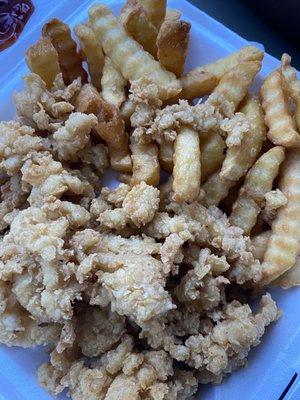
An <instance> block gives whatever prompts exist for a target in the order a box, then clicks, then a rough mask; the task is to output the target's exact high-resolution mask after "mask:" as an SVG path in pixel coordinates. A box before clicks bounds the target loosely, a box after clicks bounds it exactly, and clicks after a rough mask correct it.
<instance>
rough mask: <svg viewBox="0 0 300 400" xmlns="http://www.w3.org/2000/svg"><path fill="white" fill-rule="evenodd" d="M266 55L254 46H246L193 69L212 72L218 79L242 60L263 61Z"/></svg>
mask: <svg viewBox="0 0 300 400" xmlns="http://www.w3.org/2000/svg"><path fill="white" fill-rule="evenodd" d="M263 57H264V52H263V51H261V50H259V49H258V48H256V47H254V46H245V47H242V48H241V49H240V50H238V51H237V52H236V53H232V54H229V55H228V56H227V57H224V58H221V59H219V60H217V61H214V62H212V63H210V64H206V65H202V66H201V67H197V68H195V69H193V71H198V72H200V71H205V72H210V73H211V74H212V75H214V76H215V77H216V78H217V79H218V80H220V79H221V78H222V76H223V75H224V74H226V72H228V71H230V70H231V69H233V68H236V67H237V66H238V65H239V64H240V63H241V62H244V61H261V60H262V59H263Z"/></svg>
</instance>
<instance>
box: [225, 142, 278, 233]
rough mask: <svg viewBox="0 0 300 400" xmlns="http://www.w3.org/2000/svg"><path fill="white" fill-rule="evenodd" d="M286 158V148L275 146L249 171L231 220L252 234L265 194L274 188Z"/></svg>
mask: <svg viewBox="0 0 300 400" xmlns="http://www.w3.org/2000/svg"><path fill="white" fill-rule="evenodd" d="M283 159H284V148H283V147H281V146H277V147H273V148H271V149H270V150H269V151H267V152H266V153H264V154H263V155H262V156H261V157H260V158H259V159H258V160H257V161H256V163H255V164H254V165H253V167H252V168H251V169H250V170H249V171H248V173H247V175H246V178H245V182H244V185H243V186H242V188H241V189H240V192H239V196H238V198H237V200H236V202H235V203H234V204H233V206H232V213H231V215H230V218H229V221H230V223H231V224H232V225H235V226H239V227H240V228H241V229H243V231H244V232H245V234H247V235H248V234H250V231H251V229H252V228H253V226H254V225H255V223H256V220H257V216H258V214H259V213H260V211H261V209H262V207H263V206H264V200H265V194H266V193H267V192H269V191H270V190H271V189H272V185H273V181H274V179H275V178H276V176H277V175H278V171H279V167H280V164H281V163H282V161H283Z"/></svg>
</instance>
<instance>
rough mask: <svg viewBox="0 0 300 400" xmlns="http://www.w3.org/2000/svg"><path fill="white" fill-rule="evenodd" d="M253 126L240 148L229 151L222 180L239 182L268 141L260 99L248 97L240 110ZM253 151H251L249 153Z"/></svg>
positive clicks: (222, 172) (224, 163) (231, 148)
mask: <svg viewBox="0 0 300 400" xmlns="http://www.w3.org/2000/svg"><path fill="white" fill-rule="evenodd" d="M240 111H241V112H242V113H244V114H245V115H246V117H247V119H248V120H249V122H250V124H251V129H250V132H249V133H247V134H245V135H244V137H243V139H242V143H241V145H240V146H233V147H230V148H228V149H227V152H226V158H225V160H224V162H223V164H222V169H221V172H220V175H221V177H222V178H227V179H230V180H234V181H238V180H239V179H240V178H241V177H242V176H244V175H245V174H246V172H247V171H248V169H249V168H250V167H251V165H252V164H253V163H254V161H255V160H256V158H257V155H258V154H259V152H260V150H261V148H262V144H263V142H264V140H265V139H266V127H265V124H264V113H263V110H262V107H261V104H260V101H259V99H257V98H256V97H248V98H247V99H246V101H245V103H244V104H243V106H242V108H241V109H240ZM249 149H251V151H249Z"/></svg>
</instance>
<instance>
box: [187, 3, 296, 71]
mask: <svg viewBox="0 0 300 400" xmlns="http://www.w3.org/2000/svg"><path fill="white" fill-rule="evenodd" d="M189 1H190V2H191V3H192V4H194V5H195V6H196V7H198V8H199V9H201V10H202V11H204V12H205V13H206V14H208V15H210V16H211V17H213V18H214V19H216V20H217V21H219V22H221V23H222V24H223V25H225V26H226V27H227V28H229V29H231V30H232V31H234V32H236V33H237V34H239V35H240V36H242V37H243V38H244V39H246V40H249V41H255V42H259V43H262V44H263V45H264V47H265V50H266V51H267V52H268V53H269V54H271V55H273V56H274V57H276V58H278V59H280V57H281V54H282V53H288V54H290V56H291V57H292V64H293V66H294V67H295V68H297V69H298V71H299V70H300V52H299V48H298V51H297V47H296V44H295V43H293V42H292V41H291V40H288V39H287V38H286V36H287V35H286V34H287V33H291V32H287V30H289V29H290V30H291V31H292V29H294V27H291V28H289V27H288V26H287V24H284V21H282V24H277V29H276V28H275V27H274V26H272V25H271V24H270V22H269V20H266V19H265V18H264V17H263V15H262V12H261V10H258V9H257V8H255V7H254V6H253V5H252V6H251V5H250V4H246V3H247V1H246V0H225V1H224V0H189ZM248 3H251V2H248ZM252 3H253V1H252ZM288 3H289V1H286V10H285V11H286V13H288V11H289V4H288ZM299 9H300V2H299ZM259 11H260V13H259ZM276 17H277V19H278V15H276ZM285 17H286V16H285ZM274 20H275V16H274ZM295 39H296V38H295Z"/></svg>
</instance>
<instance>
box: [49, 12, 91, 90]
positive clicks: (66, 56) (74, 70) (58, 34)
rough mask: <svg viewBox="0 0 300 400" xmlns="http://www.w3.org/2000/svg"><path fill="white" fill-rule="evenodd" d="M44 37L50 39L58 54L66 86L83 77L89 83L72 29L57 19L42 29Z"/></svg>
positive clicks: (83, 80)
mask: <svg viewBox="0 0 300 400" xmlns="http://www.w3.org/2000/svg"><path fill="white" fill-rule="evenodd" d="M42 32H43V36H44V37H47V38H49V39H50V41H51V43H52V45H53V46H54V48H55V50H56V51H57V54H58V61H59V65H60V69H61V72H62V74H63V78H64V81H65V83H66V84H70V83H71V82H73V80H74V79H76V78H78V77H79V76H80V77H81V80H82V82H86V81H87V73H86V71H85V70H84V69H83V67H82V63H81V59H80V57H79V55H78V53H77V50H76V43H75V42H74V40H73V39H72V36H71V31H70V28H69V27H68V25H67V24H65V23H64V22H62V21H60V20H59V19H57V18H54V19H52V20H51V21H49V22H47V23H46V24H45V25H44V26H43V29H42Z"/></svg>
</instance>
